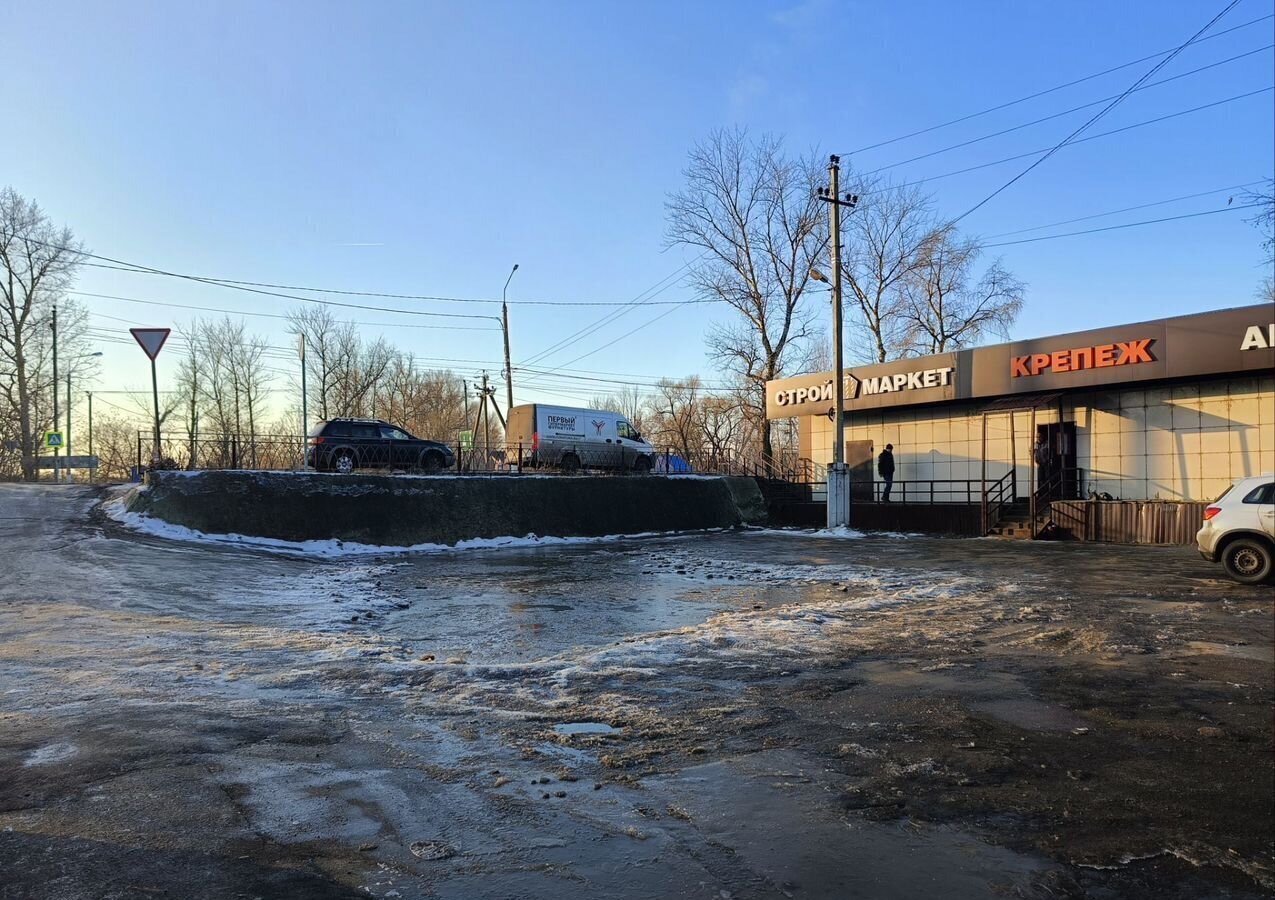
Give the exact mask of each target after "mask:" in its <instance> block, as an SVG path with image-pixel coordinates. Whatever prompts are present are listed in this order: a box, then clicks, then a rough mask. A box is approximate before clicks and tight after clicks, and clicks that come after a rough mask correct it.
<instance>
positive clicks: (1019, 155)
mask: <svg viewBox="0 0 1275 900" xmlns="http://www.w3.org/2000/svg"><path fill="white" fill-rule="evenodd" d="M1272 90H1275V85H1271V86H1270V87H1264V88H1259V89H1258V90H1255V91H1248V92H1247V93H1243V94H1236V95H1235V96H1233V97H1226V98H1225V99H1222V100H1215V101H1214V102H1212V103H1205V104H1204V105H1203V106H1193V107H1191V108H1190V109H1184V110H1180V111H1179V112H1175V113H1169V114H1167V115H1163V116H1157V117H1155V118H1154V119H1146V120H1145V121H1142V122H1134V123H1133V124H1132V125H1124V126H1122V127H1120V128H1113V129H1112V130H1111V131H1100V132H1098V133H1097V134H1091V135H1089V136H1087V137H1082V138H1077V139H1076V140H1074V141H1072V142H1071V143H1069V144H1067V146H1068V147H1075V146H1076V145H1077V144H1083V143H1086V142H1088V141H1096V140H1098V139H1100V138H1105V137H1111V136H1112V135H1113V134H1120V133H1122V132H1125V131H1132V130H1133V129H1135V128H1143V127H1145V126H1147V125H1155V124H1157V123H1159V122H1166V121H1168V120H1169V119H1177V118H1180V117H1182V116H1186V115H1191V114H1192V113H1197V112H1202V111H1204V110H1206V109H1212V108H1214V107H1215V106H1224V105H1225V104H1227V103H1234V102H1235V101H1237V100H1246V99H1247V98H1249V97H1256V96H1257V95H1258V94H1265V93H1268V92H1270V91H1272ZM1048 150H1049V148H1046V147H1042V148H1040V149H1039V150H1028V151H1027V152H1026V153H1015V154H1014V155H1013V156H1006V157H1004V158H1002V159H995V160H992V161H991V162H985V163H979V164H978V165H974V166H966V167H965V168H963V169H955V170H953V171H951V172H944V173H942V174H941V175H927V176H925V177H924V178H917V179H916V180H914V181H908V182H905V183H903V184H902V185H900V187H911V186H913V185H918V184H925V183H926V182H929V181H939V180H940V179H943V178H951V177H953V176H955V175H965V174H967V173H969V172H977V171H978V170H980V169H988V168H991V167H992V166H1000V165H1004V164H1005V163H1007V162H1014V161H1015V160H1019V159H1026V158H1028V157H1030V156H1036V155H1037V154H1040V153H1046V152H1048ZM1042 158H1043V157H1042ZM890 190H895V188H893V187H886V188H875V189H873V190H867V191H863V192H862V195H863V196H865V197H868V196H872V195H873V194H881V193H885V192H886V191H890ZM970 212H973V210H966V212H965V215H968V214H969V213H970Z"/></svg>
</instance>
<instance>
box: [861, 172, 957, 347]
mask: <svg viewBox="0 0 1275 900" xmlns="http://www.w3.org/2000/svg"><path fill="white" fill-rule="evenodd" d="M860 190H861V194H860V200H859V204H858V206H857V207H855V209H854V212H853V213H851V214H850V215H848V216H846V217H845V218H843V220H842V221H843V223H844V224H843V226H842V227H843V228H844V229H845V249H844V252H843V253H842V264H841V267H842V276H843V281H844V286H845V294H846V295H847V299H848V300H849V301H850V303H849V306H850V315H849V317H848V320H849V323H850V327H851V328H854V329H857V330H858V331H860V332H861V334H862V336H863V338H864V343H865V344H866V347H865V348H864V350H862V351H860V352H859V353H858V354H857V355H858V356H859V357H860V358H861V359H862V360H864V361H865V362H874V363H882V362H885V361H886V360H888V359H890V358H891V357H892V356H897V355H898V353H899V350H900V342H901V339H902V331H903V329H904V327H905V323H904V322H903V315H902V309H901V304H900V302H899V299H900V297H899V294H900V288H901V286H902V285H903V283H904V282H905V281H906V280H907V279H908V277H909V276H910V275H911V274H912V272H913V270H914V268H915V267H916V265H917V263H918V257H919V255H920V251H921V248H922V247H923V246H925V244H926V242H927V241H928V240H929V239H930V238H931V236H932V233H933V230H934V225H933V217H932V215H931V212H930V206H931V204H930V198H929V197H928V196H926V195H924V194H922V193H921V192H920V191H919V190H917V189H916V188H914V187H906V186H902V187H893V186H890V185H883V186H879V185H868V186H865V187H863V188H861V189H860Z"/></svg>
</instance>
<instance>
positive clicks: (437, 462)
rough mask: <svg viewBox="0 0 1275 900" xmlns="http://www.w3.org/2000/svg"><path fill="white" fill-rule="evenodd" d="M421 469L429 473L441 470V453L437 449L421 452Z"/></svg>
mask: <svg viewBox="0 0 1275 900" xmlns="http://www.w3.org/2000/svg"><path fill="white" fill-rule="evenodd" d="M421 471H422V472H430V473H433V472H441V471H443V454H441V453H439V452H438V451H437V450H426V451H425V452H424V453H422V454H421Z"/></svg>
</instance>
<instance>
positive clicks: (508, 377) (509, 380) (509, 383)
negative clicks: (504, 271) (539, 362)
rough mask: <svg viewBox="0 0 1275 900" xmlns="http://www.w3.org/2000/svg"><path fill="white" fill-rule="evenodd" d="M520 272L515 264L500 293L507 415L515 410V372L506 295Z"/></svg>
mask: <svg viewBox="0 0 1275 900" xmlns="http://www.w3.org/2000/svg"><path fill="white" fill-rule="evenodd" d="M517 271H518V264H517V263H514V267H513V268H512V269H510V270H509V277H508V278H506V279H505V286H504V288H503V289H502V290H501V292H500V330H501V331H503V332H504V337H505V413H506V414H508V412H509V410H511V409H513V408H514V370H513V368H512V366H511V364H510V362H509V304H508V303H507V302H506V300H505V295H506V294H507V293H508V292H509V282H511V281H513V280H514V272H517Z"/></svg>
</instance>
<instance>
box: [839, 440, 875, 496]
mask: <svg viewBox="0 0 1275 900" xmlns="http://www.w3.org/2000/svg"><path fill="white" fill-rule="evenodd" d="M875 460H876V456H875V455H874V454H873V452H872V441H846V466H847V468H849V470H850V499H851V501H853V502H855V503H871V502H872V498H873V491H872V482H873V479H874V478H875V477H876V468H875V465H874V462H875Z"/></svg>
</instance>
